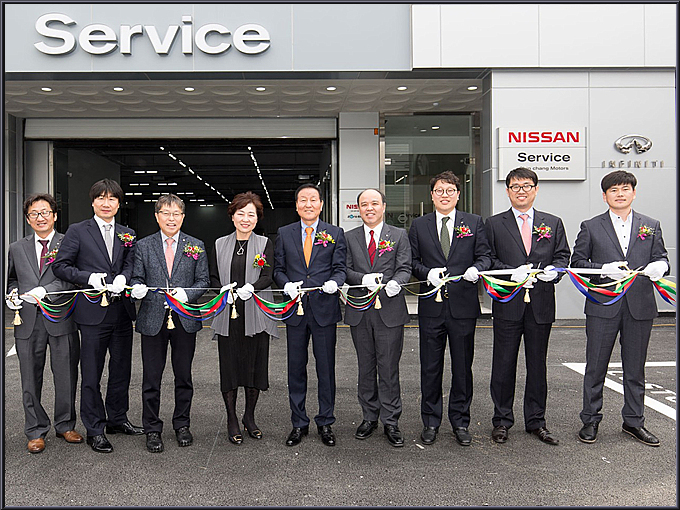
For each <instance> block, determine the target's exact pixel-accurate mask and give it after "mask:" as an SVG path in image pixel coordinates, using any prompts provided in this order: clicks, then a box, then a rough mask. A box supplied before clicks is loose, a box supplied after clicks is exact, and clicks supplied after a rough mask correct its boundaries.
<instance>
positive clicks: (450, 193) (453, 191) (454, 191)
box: [433, 188, 458, 197]
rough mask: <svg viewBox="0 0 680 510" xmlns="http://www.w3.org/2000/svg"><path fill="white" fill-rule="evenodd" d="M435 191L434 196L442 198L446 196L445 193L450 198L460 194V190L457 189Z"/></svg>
mask: <svg viewBox="0 0 680 510" xmlns="http://www.w3.org/2000/svg"><path fill="white" fill-rule="evenodd" d="M433 191H434V194H435V195H437V196H438V197H441V196H442V195H444V193H446V195H448V196H453V195H455V194H456V193H457V192H458V190H457V189H456V188H447V189H442V188H437V189H435V190H433Z"/></svg>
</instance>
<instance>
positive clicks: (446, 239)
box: [439, 216, 451, 259]
mask: <svg viewBox="0 0 680 510" xmlns="http://www.w3.org/2000/svg"><path fill="white" fill-rule="evenodd" d="M449 219H450V218H449V217H448V216H444V217H443V218H442V230H441V232H440V233H439V242H440V243H442V251H443V252H444V258H445V259H448V258H449V251H450V250H451V236H449V229H448V228H446V222H447V221H449Z"/></svg>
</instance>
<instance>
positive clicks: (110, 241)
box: [104, 223, 113, 261]
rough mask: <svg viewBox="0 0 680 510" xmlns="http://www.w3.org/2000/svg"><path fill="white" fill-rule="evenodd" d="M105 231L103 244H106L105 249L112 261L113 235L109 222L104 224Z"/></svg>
mask: <svg viewBox="0 0 680 510" xmlns="http://www.w3.org/2000/svg"><path fill="white" fill-rule="evenodd" d="M104 228H105V229H106V231H105V232H104V244H106V251H107V252H109V260H111V261H113V235H112V234H111V229H112V228H113V225H111V224H110V223H109V224H108V225H104Z"/></svg>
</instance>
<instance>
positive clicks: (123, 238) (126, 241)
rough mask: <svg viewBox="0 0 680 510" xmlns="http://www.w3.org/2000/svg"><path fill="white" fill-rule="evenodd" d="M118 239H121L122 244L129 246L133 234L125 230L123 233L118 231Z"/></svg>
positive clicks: (132, 239)
mask: <svg viewBox="0 0 680 510" xmlns="http://www.w3.org/2000/svg"><path fill="white" fill-rule="evenodd" d="M118 239H120V240H121V241H123V246H125V247H126V248H129V247H130V246H132V241H134V240H135V236H133V235H132V234H128V233H127V232H126V233H124V234H122V233H120V232H119V233H118Z"/></svg>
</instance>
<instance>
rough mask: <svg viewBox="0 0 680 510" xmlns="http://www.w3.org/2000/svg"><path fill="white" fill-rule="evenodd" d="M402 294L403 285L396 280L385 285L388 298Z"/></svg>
mask: <svg viewBox="0 0 680 510" xmlns="http://www.w3.org/2000/svg"><path fill="white" fill-rule="evenodd" d="M400 292H401V285H399V284H398V283H397V282H396V281H395V280H390V281H389V282H387V283H386V284H385V294H387V297H394V296H396V295H397V294H399V293H400Z"/></svg>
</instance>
